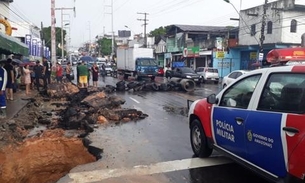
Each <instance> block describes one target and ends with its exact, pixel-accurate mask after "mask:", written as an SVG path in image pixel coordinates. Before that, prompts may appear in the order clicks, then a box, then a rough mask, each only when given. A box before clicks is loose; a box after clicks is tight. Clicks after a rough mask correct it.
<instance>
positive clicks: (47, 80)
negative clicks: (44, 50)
mask: <svg viewBox="0 0 305 183" xmlns="http://www.w3.org/2000/svg"><path fill="white" fill-rule="evenodd" d="M51 69H52V64H51V62H49V61H48V59H47V58H46V57H43V73H42V74H43V75H44V76H43V85H44V86H43V87H44V88H45V89H46V88H47V86H48V84H51Z"/></svg>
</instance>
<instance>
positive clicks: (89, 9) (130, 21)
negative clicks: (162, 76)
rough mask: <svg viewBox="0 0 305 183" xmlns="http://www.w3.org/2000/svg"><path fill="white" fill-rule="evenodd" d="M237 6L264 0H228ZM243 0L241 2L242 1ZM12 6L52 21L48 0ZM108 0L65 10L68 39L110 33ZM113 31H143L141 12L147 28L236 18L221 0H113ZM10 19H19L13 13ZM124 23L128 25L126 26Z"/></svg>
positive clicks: (87, 0) (59, 1)
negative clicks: (69, 33) (68, 30)
mask: <svg viewBox="0 0 305 183" xmlns="http://www.w3.org/2000/svg"><path fill="white" fill-rule="evenodd" d="M231 2H232V4H234V6H235V7H236V8H237V9H238V10H239V9H240V4H241V7H242V9H246V8H250V7H253V6H257V5H261V4H263V3H264V0H255V1H254V0H231ZM241 2H242V3H241ZM10 5H11V9H12V10H13V11H15V12H16V13H18V14H19V15H21V16H22V17H24V18H25V19H26V20H27V21H29V22H32V23H34V24H35V25H37V26H39V27H40V22H43V24H44V26H50V23H51V13H50V9H51V0H14V2H13V3H11V4H10ZM110 5H111V0H75V7H76V17H74V15H73V11H71V10H70V11H69V10H66V11H64V14H70V15H64V20H67V21H70V29H71V43H72V45H73V46H75V47H78V46H80V45H81V44H82V43H83V42H86V41H89V40H90V39H91V40H94V37H95V36H96V35H102V34H103V32H105V33H106V34H111V14H110V13H111V6H110ZM55 6H56V8H63V7H64V8H73V7H74V0H56V5H55ZM113 10H114V13H113V17H114V18H113V24H114V26H113V27H114V31H115V33H116V34H117V31H118V30H131V32H132V34H134V33H136V34H138V33H142V32H144V27H143V26H142V25H143V23H144V22H143V21H138V20H137V19H144V15H142V14H137V13H148V14H149V15H148V16H147V19H148V20H149V21H148V25H147V32H149V31H151V30H153V29H155V28H158V27H160V26H166V25H171V24H188V25H211V26H213V25H214V26H217V25H221V26H228V25H237V22H236V21H231V20H230V18H237V17H238V14H237V13H236V11H235V10H234V8H233V7H232V6H231V5H230V4H228V3H226V2H224V1H223V0H113ZM60 14H61V12H60V11H58V10H57V11H56V20H57V24H56V26H61V16H60ZM10 18H11V19H13V20H19V21H22V20H20V18H18V17H17V16H16V15H14V14H13V13H12V14H11V17H10ZM125 25H126V26H128V27H129V29H127V28H126V27H125Z"/></svg>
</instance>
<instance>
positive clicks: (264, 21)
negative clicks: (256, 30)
mask: <svg viewBox="0 0 305 183" xmlns="http://www.w3.org/2000/svg"><path fill="white" fill-rule="evenodd" d="M267 4H268V0H265V4H264V8H263V17H262V28H261V37H260V47H259V55H261V56H259V60H260V61H261V60H262V55H263V51H264V47H263V45H264V41H265V27H266V16H267V8H268V6H267Z"/></svg>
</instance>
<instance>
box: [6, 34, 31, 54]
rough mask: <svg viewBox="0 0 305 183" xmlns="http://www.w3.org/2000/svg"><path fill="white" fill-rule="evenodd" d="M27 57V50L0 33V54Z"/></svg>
mask: <svg viewBox="0 0 305 183" xmlns="http://www.w3.org/2000/svg"><path fill="white" fill-rule="evenodd" d="M1 53H3V54H7V55H8V54H16V55H23V56H29V48H28V46H27V45H26V44H24V43H22V42H20V41H19V40H18V39H16V38H14V37H11V36H8V35H6V34H4V33H1V32H0V54H1Z"/></svg>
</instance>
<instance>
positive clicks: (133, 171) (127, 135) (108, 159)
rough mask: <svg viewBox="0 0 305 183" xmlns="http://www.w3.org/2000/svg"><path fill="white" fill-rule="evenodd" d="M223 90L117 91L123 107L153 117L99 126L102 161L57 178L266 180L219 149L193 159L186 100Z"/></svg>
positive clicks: (179, 182) (201, 182)
mask: <svg viewBox="0 0 305 183" xmlns="http://www.w3.org/2000/svg"><path fill="white" fill-rule="evenodd" d="M117 81H118V79H116V78H112V77H106V79H105V82H100V85H101V86H104V85H106V84H110V85H113V86H115V83H116V82H117ZM157 81H158V82H162V81H163V80H162V79H160V78H158V80H157ZM220 89H221V88H220V85H214V84H205V85H203V86H199V87H197V88H196V90H195V92H192V93H185V92H174V91H171V92H134V91H127V92H117V93H116V94H115V95H118V96H120V97H122V98H124V99H125V100H126V104H125V105H124V106H123V107H126V108H135V109H138V110H141V111H143V112H144V113H146V114H148V115H149V117H148V118H146V119H144V120H140V121H136V122H128V123H124V124H119V125H112V126H109V127H100V128H99V129H96V130H95V132H93V133H92V134H90V136H89V138H90V140H92V142H93V144H92V145H93V146H96V147H99V148H102V149H103V150H104V152H103V155H102V156H103V157H102V159H100V160H99V161H97V162H95V163H91V164H87V165H82V166H78V167H76V168H74V169H73V170H71V172H70V174H69V175H67V176H66V177H64V178H63V179H61V180H60V181H58V182H61V183H62V182H77V181H72V180H73V179H74V180H78V181H79V182H103V183H108V182H109V183H116V182H139V183H140V182H141V183H142V182H156V183H157V182H158V183H244V182H247V183H257V182H260V183H267V181H266V180H264V179H262V178H261V177H259V176H257V175H256V174H253V173H252V172H250V171H248V170H247V169H245V168H243V167H241V166H240V165H237V164H235V163H233V162H232V161H231V160H229V159H226V158H225V157H223V156H221V155H219V154H218V153H217V152H214V153H213V155H212V157H211V158H208V159H207V160H200V159H197V158H194V159H193V152H192V150H191V146H190V140H189V128H188V122H187V117H186V115H187V113H186V112H187V109H186V107H187V99H189V100H196V99H199V98H203V97H206V96H208V95H210V94H212V93H218V92H219V91H220ZM206 161H209V162H206ZM75 177H77V178H75ZM71 178H73V179H71Z"/></svg>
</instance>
